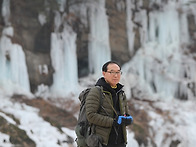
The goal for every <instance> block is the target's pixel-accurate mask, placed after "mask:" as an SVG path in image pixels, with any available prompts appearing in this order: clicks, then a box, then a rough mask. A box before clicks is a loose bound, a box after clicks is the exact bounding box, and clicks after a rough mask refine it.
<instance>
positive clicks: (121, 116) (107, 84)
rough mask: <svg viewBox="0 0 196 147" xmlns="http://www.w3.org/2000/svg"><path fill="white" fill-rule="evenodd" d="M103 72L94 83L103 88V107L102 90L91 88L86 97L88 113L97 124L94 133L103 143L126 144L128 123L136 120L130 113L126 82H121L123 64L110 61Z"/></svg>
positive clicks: (111, 146) (120, 146) (123, 146)
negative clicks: (125, 91)
mask: <svg viewBox="0 0 196 147" xmlns="http://www.w3.org/2000/svg"><path fill="white" fill-rule="evenodd" d="M102 74H103V77H101V78H100V79H98V81H97V83H96V84H95V86H100V87H101V90H102V93H103V94H102V95H103V100H102V101H103V102H102V105H101V108H100V107H99V106H100V90H99V89H98V88H96V87H95V88H92V89H91V90H90V92H89V94H88V96H87V97H86V116H87V119H88V121H89V122H90V123H92V124H94V126H95V134H96V135H97V136H99V137H100V138H101V139H100V142H101V146H103V147H126V144H127V133H126V126H127V125H130V124H131V123H132V121H133V120H132V117H131V116H130V115H129V113H128V106H127V100H126V95H125V93H124V91H123V85H122V84H120V83H119V81H120V78H121V74H122V72H121V67H120V65H119V64H118V63H116V62H114V61H109V62H107V63H105V64H104V65H103V67H102ZM99 108H100V110H99ZM99 147H100V145H99Z"/></svg>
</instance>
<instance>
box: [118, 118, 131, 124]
mask: <svg viewBox="0 0 196 147" xmlns="http://www.w3.org/2000/svg"><path fill="white" fill-rule="evenodd" d="M132 122H133V117H132V116H119V117H118V121H117V123H118V124H119V125H120V124H122V123H124V124H125V125H130V124H131V123H132Z"/></svg>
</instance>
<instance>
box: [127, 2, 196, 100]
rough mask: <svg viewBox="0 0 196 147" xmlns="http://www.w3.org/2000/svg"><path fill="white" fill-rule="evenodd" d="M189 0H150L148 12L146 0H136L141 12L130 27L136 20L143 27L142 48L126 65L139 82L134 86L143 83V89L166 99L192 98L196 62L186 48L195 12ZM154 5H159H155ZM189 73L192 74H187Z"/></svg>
mask: <svg viewBox="0 0 196 147" xmlns="http://www.w3.org/2000/svg"><path fill="white" fill-rule="evenodd" d="M187 2H188V1H186V2H185V1H182V0H181V1H172V0H170V1H167V2H163V1H150V7H151V8H152V10H151V11H150V12H149V13H147V10H146V9H142V7H141V6H142V5H143V1H141V0H140V1H137V8H138V11H137V12H136V13H135V14H134V15H135V18H134V20H127V22H129V23H127V25H128V26H127V28H128V30H133V28H134V27H136V26H133V21H134V22H137V23H139V24H140V25H141V26H142V27H141V28H140V38H141V40H140V41H141V44H142V47H141V48H140V49H139V50H138V52H137V53H136V55H135V56H134V57H133V59H132V61H130V63H129V64H127V65H126V66H125V68H124V70H125V71H126V72H130V71H131V72H132V73H133V75H134V76H135V77H137V81H138V83H137V81H135V82H133V83H135V85H134V86H136V85H140V86H139V87H140V88H141V89H140V90H141V91H146V92H147V91H148V93H150V94H155V93H156V94H159V96H158V97H161V98H164V99H166V98H167V99H171V98H173V97H181V98H182V97H185V98H188V99H191V98H193V95H194V94H195V93H194V91H195V89H193V88H195V87H192V88H190V87H189V86H188V85H190V84H191V85H192V83H195V80H196V78H195V71H194V69H195V62H194V60H191V57H190V56H187V55H184V49H187V48H186V45H187V44H189V43H190V38H189V32H188V21H187V16H188V14H189V13H193V11H192V6H191V5H187ZM155 4H156V5H157V8H155V7H154V6H155ZM127 5H128V6H127V8H128V9H130V8H131V5H134V2H133V1H131V0H127ZM179 10H181V11H179ZM191 11H192V12H191ZM193 14H194V13H193ZM130 15H131V12H130V10H127V16H129V18H127V19H130ZM129 28H130V29H129ZM129 34H130V32H129V31H128V37H129V38H128V39H129V40H130V41H129V42H133V36H131V35H129ZM187 50H188V49H187ZM130 52H131V50H130ZM190 63H194V64H192V65H191V64H190ZM187 74H188V75H190V76H188V77H187V76H185V75H187ZM133 79H134V78H133ZM132 86H133V85H132ZM132 88H133V87H132ZM132 92H133V91H132ZM140 94H141V93H140ZM138 97H141V96H138Z"/></svg>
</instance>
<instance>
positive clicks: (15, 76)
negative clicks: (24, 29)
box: [0, 0, 30, 95]
mask: <svg viewBox="0 0 196 147" xmlns="http://www.w3.org/2000/svg"><path fill="white" fill-rule="evenodd" d="M9 6H10V1H9V0H4V1H3V4H2V16H3V18H4V23H5V25H6V26H5V27H4V28H3V31H2V36H1V38H0V91H1V90H2V91H3V92H5V93H6V94H10V95H12V94H13V93H17V94H24V93H26V94H29V93H30V85H29V77H28V73H27V66H26V60H25V54H24V52H23V49H22V47H21V46H20V45H19V44H14V43H12V41H11V38H12V37H13V35H14V29H13V27H12V26H11V23H10V22H9V17H10V8H9Z"/></svg>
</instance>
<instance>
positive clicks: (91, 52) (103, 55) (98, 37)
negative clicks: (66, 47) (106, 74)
mask: <svg viewBox="0 0 196 147" xmlns="http://www.w3.org/2000/svg"><path fill="white" fill-rule="evenodd" d="M96 3H97V4H96V5H95V4H94V5H92V6H91V7H90V12H89V19H90V35H89V36H90V37H89V46H88V59H89V70H90V72H91V73H93V74H95V75H98V76H100V75H101V67H102V65H103V64H104V63H105V62H106V61H109V60H110V59H111V51H110V45H109V25H108V18H107V15H106V10H105V0H100V1H97V2H96Z"/></svg>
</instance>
